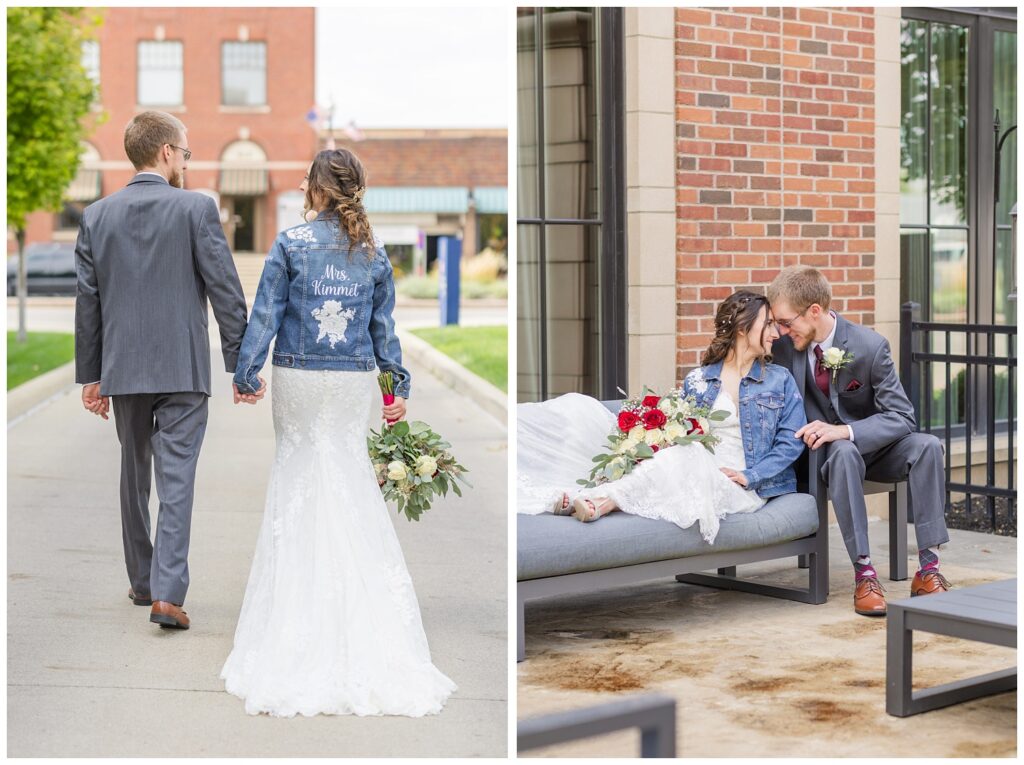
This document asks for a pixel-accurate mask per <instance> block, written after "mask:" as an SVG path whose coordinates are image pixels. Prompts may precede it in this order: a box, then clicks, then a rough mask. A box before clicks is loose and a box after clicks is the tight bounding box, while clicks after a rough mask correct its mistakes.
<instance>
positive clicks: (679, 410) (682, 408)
mask: <svg viewBox="0 0 1024 765" xmlns="http://www.w3.org/2000/svg"><path fill="white" fill-rule="evenodd" d="M676 414H677V415H679V416H681V417H689V416H691V415H692V414H693V409H692V408H691V407H690V402H689V401H685V400H684V401H680V402H679V406H677V407H676Z"/></svg>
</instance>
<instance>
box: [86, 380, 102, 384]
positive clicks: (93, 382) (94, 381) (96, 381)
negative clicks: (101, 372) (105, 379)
mask: <svg viewBox="0 0 1024 765" xmlns="http://www.w3.org/2000/svg"><path fill="white" fill-rule="evenodd" d="M98 382H101V381H100V380H93V381H92V382H91V383H82V385H95V384H96V383H98Z"/></svg>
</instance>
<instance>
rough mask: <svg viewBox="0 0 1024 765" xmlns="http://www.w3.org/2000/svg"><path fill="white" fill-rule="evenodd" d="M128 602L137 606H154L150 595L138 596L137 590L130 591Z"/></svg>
mask: <svg viewBox="0 0 1024 765" xmlns="http://www.w3.org/2000/svg"><path fill="white" fill-rule="evenodd" d="M128 600H130V601H131V602H132V603H134V604H135V605H137V606H151V605H153V599H152V598H150V597H149V596H148V595H136V594H135V590H132V589H129V590H128Z"/></svg>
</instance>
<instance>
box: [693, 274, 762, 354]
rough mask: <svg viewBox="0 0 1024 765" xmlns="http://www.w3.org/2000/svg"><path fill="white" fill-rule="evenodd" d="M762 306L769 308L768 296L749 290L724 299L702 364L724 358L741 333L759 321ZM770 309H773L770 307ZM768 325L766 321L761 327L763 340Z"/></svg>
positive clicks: (748, 330)
mask: <svg viewBox="0 0 1024 765" xmlns="http://www.w3.org/2000/svg"><path fill="white" fill-rule="evenodd" d="M761 306H765V307H766V308H769V305H768V298H766V297H765V296H764V295H758V294H757V293H756V292H750V291H749V290H740V291H739V292H734V293H732V294H731V295H730V296H729V297H727V298H726V299H725V300H723V301H722V304H721V305H720V306H718V312H717V313H716V314H715V336H714V338H712V340H711V345H709V346H708V349H707V350H706V351H704V358H703V359H701V362H700V363H701V365H702V366H705V367H706V366H707V365H708V364H715V363H717V362H719V361H721V360H722V359H724V358H725V357H726V356H727V355H728V354H729V351H730V350H732V348H733V347H734V346H735V345H736V340H737V337H738V336H739V333H740V332H743V333H748V332H750V328H751V327H752V326H754V322H755V321H757V317H758V314H760V313H761ZM769 310H771V309H770V308H769ZM767 327H768V324H767V322H766V323H765V326H764V327H763V328H762V329H761V334H762V340H763V339H764V331H765V329H767Z"/></svg>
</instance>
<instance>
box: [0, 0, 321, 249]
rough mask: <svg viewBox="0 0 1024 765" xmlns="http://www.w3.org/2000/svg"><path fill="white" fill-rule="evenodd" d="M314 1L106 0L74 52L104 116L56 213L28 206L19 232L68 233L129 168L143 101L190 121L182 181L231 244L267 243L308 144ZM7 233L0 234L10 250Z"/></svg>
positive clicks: (307, 155) (55, 236)
mask: <svg viewBox="0 0 1024 765" xmlns="http://www.w3.org/2000/svg"><path fill="white" fill-rule="evenodd" d="M314 14H315V9H313V8H160V7H147V8H109V9H106V10H104V11H103V24H102V26H101V27H100V30H99V36H98V44H95V45H92V46H88V47H87V49H86V50H85V51H84V52H83V54H84V60H85V62H86V65H87V68H89V69H91V71H92V73H93V76H94V77H97V78H98V80H99V85H100V94H101V95H100V97H101V103H100V105H99V107H101V108H102V109H103V110H105V111H106V112H107V114H108V117H109V119H108V120H107V121H106V122H105V123H104V124H102V125H101V126H100V127H99V128H97V130H96V131H95V133H94V134H93V135H92V136H90V137H89V138H88V144H89V145H88V146H86V147H83V155H84V157H85V159H84V161H83V164H82V166H81V170H80V172H79V176H78V178H77V179H76V181H75V182H74V183H73V184H72V186H71V188H70V189H69V196H70V197H71V198H72V199H71V201H70V204H69V206H68V207H66V208H65V212H64V213H63V214H59V215H53V214H50V213H36V214H34V215H32V216H30V218H29V225H28V231H27V238H28V241H29V242H33V241H50V240H61V239H63V240H74V238H75V237H76V235H77V218H78V214H80V212H79V213H78V214H76V209H75V208H76V207H77V208H78V210H80V209H81V208H82V207H84V206H85V205H86V204H88V203H89V202H91V201H93V200H94V199H98V198H100V197H102V196H105V195H107V194H110V193H112V192H114V191H115V190H117V189H119V188H121V187H122V186H123V185H124V184H125V183H127V182H128V181H129V180H130V179H131V178H132V176H133V175H134V173H135V170H134V168H132V166H131V164H130V163H129V162H128V159H127V158H126V157H125V154H124V148H123V131H124V127H125V125H126V124H127V123H128V121H129V120H130V119H131V118H132V117H133V116H134V115H135V114H137V113H139V112H141V111H144V110H146V109H159V110H162V111H167V112H170V113H171V114H174V115H175V116H176V117H178V118H179V119H181V120H182V122H184V123H185V125H186V127H187V128H188V137H189V147H190V149H191V151H192V159H191V161H190V163H189V168H188V171H187V172H186V174H185V187H186V188H188V189H192V190H203V191H206V192H208V193H211V194H213V195H214V196H216V197H217V198H218V201H219V204H220V207H221V211H222V219H223V222H224V226H225V233H226V234H227V235H228V241H229V243H230V244H231V245H232V248H233V250H235V251H236V252H239V251H240V252H246V251H255V252H265V250H266V248H267V247H269V244H270V242H271V241H273V238H274V236H276V234H277V232H278V231H279V230H280V229H279V222H278V215H277V204H278V197H279V196H280V195H281V194H282V192H288V191H291V190H294V189H295V188H296V187H297V186H298V185H299V183H300V182H301V181H302V177H303V175H304V173H305V169H306V167H307V165H308V163H309V160H310V159H311V158H312V156H313V154H314V152H315V151H316V148H317V135H316V132H315V130H314V129H312V128H311V127H310V124H309V123H308V122H307V121H306V114H307V113H308V112H309V110H310V108H311V107H312V106H313V105H314V74H315V72H314ZM10 240H11V238H10V237H9V246H8V249H9V251H10V249H11V246H10Z"/></svg>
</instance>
